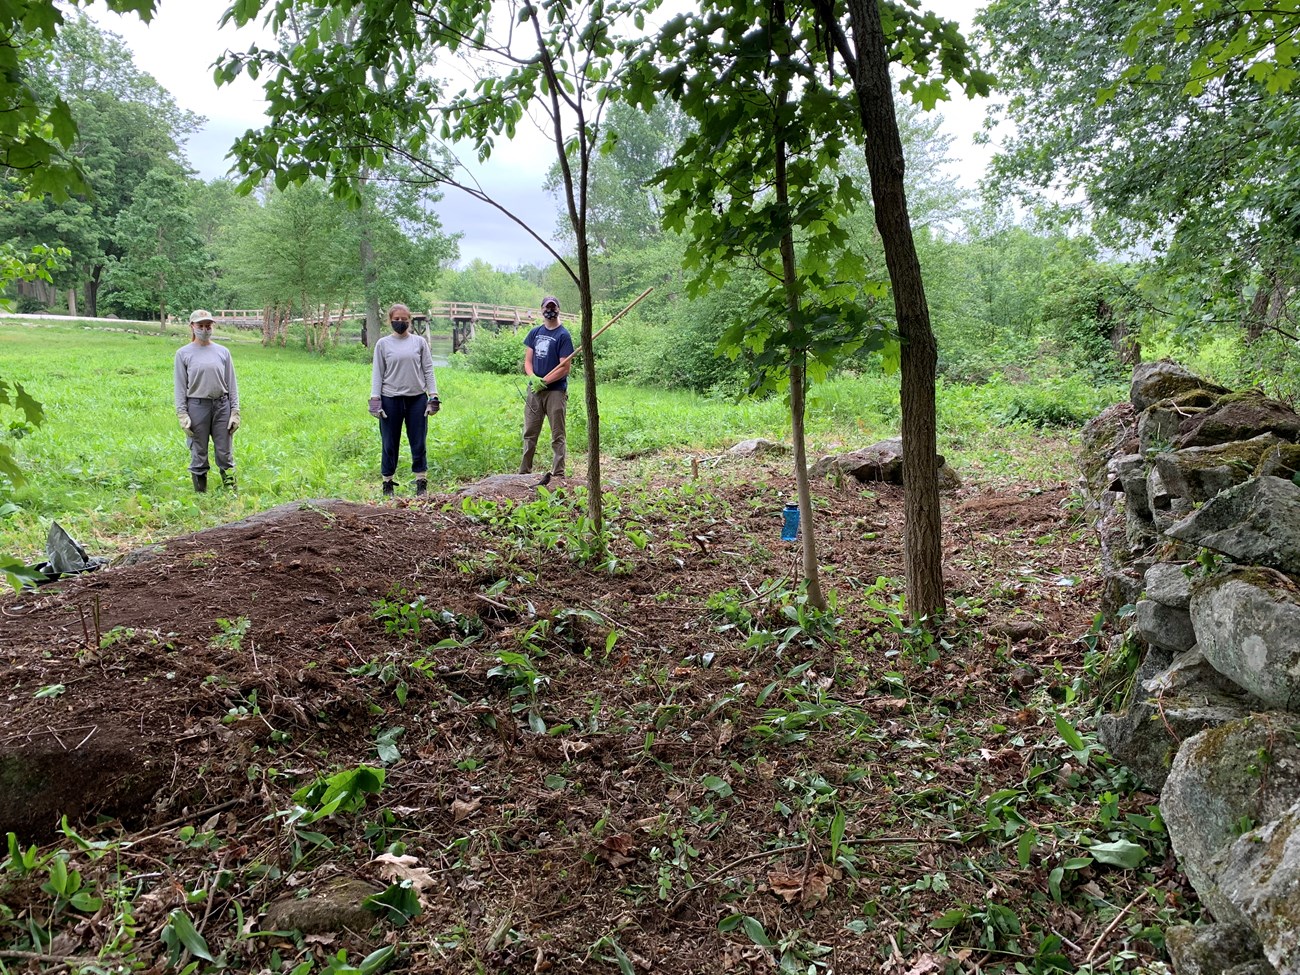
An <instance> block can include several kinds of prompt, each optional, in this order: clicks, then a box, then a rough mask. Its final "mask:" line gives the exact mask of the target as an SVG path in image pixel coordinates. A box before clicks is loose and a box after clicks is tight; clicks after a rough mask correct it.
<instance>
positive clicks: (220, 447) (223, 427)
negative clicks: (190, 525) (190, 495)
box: [174, 308, 239, 494]
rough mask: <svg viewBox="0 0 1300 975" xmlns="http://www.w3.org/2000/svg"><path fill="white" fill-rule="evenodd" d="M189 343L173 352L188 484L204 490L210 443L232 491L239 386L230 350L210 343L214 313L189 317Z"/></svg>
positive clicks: (201, 310)
mask: <svg viewBox="0 0 1300 975" xmlns="http://www.w3.org/2000/svg"><path fill="white" fill-rule="evenodd" d="M190 336H191V338H190V341H189V343H188V344H187V345H182V346H181V347H180V348H179V349H177V350H176V362H175V367H174V372H175V394H176V419H177V422H179V423H180V425H181V429H182V430H184V431H185V437H186V440H187V442H188V443H189V446H190V482H191V483H192V484H193V485H194V490H195V491H197V492H199V493H200V494H202V493H203V492H205V491H207V489H208V470H209V467H208V440H209V439H210V440H211V441H212V447H213V450H214V451H215V452H216V455H217V469H218V470H220V471H221V484H222V486H223V487H227V488H229V489H230V490H232V491H233V490H235V453H234V438H235V431H236V430H238V429H239V386H238V385H237V384H236V383H235V363H234V360H232V359H231V358H230V351H229V350H228V349H227V348H226V347H225V346H223V345H217V344H216V343H215V342H213V341H212V314H211V312H207V311H204V310H203V309H201V308H200V309H198V310H197V311H195V312H193V313H192V314H191V315H190Z"/></svg>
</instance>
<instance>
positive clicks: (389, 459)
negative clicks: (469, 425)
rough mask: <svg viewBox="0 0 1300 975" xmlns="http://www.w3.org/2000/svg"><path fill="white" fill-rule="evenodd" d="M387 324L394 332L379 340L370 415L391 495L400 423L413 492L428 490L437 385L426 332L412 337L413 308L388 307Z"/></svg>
mask: <svg viewBox="0 0 1300 975" xmlns="http://www.w3.org/2000/svg"><path fill="white" fill-rule="evenodd" d="M388 324H389V325H391V326H392V329H393V334H392V335H385V336H384V337H383V338H381V339H380V340H379V341H378V342H376V343H375V352H374V366H373V368H372V369H371V377H370V415H371V416H376V417H378V418H379V439H380V443H381V444H382V454H381V458H380V467H379V472H380V473H381V474H382V475H383V478H384V494H385V495H391V494H392V493H393V475H394V474H396V473H397V452H398V450H399V449H400V448H401V444H402V427H403V426H405V427H406V442H407V443H408V444H409V445H410V448H411V472H412V473H413V474H414V475H415V493H416V494H417V495H420V494H424V493H425V492H426V491H427V490H428V488H429V480H428V470H429V462H428V459H427V458H426V456H425V450H424V441H425V437H426V436H427V434H428V428H429V419H428V418H429V417H431V416H433V414H435V413H437V412H438V409H439V405H440V404H439V403H438V383H437V380H436V379H434V376H433V356H432V355H431V354H430V353H429V343H428V342H426V341H425V340H424V336H422V335H413V334H412V333H411V331H410V329H411V309H409V308H407V307H406V306H405V305H401V304H398V305H393V307H392V308H390V309H388Z"/></svg>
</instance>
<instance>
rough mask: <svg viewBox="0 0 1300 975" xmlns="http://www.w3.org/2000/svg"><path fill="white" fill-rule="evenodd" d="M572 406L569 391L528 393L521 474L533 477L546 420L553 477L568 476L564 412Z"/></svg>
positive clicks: (525, 407) (520, 464) (556, 390)
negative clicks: (566, 470)
mask: <svg viewBox="0 0 1300 975" xmlns="http://www.w3.org/2000/svg"><path fill="white" fill-rule="evenodd" d="M568 405H569V391H568V390H567V389H545V390H542V392H540V393H538V392H535V391H534V390H531V389H530V390H529V391H528V397H527V401H526V402H525V404H524V459H523V460H522V461H520V463H519V473H520V474H529V473H532V470H533V454H534V452H536V450H537V438H538V436H539V435H540V434H541V432H542V420H546V421H547V422H548V423H549V424H550V425H551V473H552V474H554V475H555V476H556V477H563V476H564V461H565V458H566V456H567V453H566V449H565V447H566V444H567V443H568V441H567V439H566V437H565V435H564V411H565V408H566V407H567V406H568Z"/></svg>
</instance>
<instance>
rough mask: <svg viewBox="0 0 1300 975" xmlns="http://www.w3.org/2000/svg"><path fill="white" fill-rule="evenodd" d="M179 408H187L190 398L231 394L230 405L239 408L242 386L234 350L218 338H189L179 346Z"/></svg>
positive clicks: (235, 410)
mask: <svg viewBox="0 0 1300 975" xmlns="http://www.w3.org/2000/svg"><path fill="white" fill-rule="evenodd" d="M175 376H176V412H177V413H184V412H185V401H186V400H187V399H191V398H193V399H216V398H218V397H220V396H227V395H228V396H229V397H230V409H231V411H232V412H236V413H237V412H239V386H238V385H237V384H236V383H235V363H234V361H233V360H232V359H231V358H230V351H229V350H228V349H227V348H226V347H225V346H224V345H217V344H216V343H215V342H213V343H210V344H208V345H199V344H198V343H197V342H189V343H187V344H186V345H182V346H181V347H180V348H179V349H177V350H176V366H175Z"/></svg>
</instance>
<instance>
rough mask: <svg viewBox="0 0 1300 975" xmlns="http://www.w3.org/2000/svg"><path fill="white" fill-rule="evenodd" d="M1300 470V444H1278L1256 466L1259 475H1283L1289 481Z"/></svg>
mask: <svg viewBox="0 0 1300 975" xmlns="http://www.w3.org/2000/svg"><path fill="white" fill-rule="evenodd" d="M1297 472H1300V444H1293V443H1283V444H1278V445H1277V446H1276V447H1274V448H1273V449H1272V450H1270V451H1269V452H1268V453H1266V454H1265V455H1264V456H1263V457H1261V458H1260V461H1259V466H1258V467H1256V468H1255V475H1256V476H1257V477H1281V478H1285V479H1286V480H1288V481H1292V480H1294V479H1295V476H1296V473H1297Z"/></svg>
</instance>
